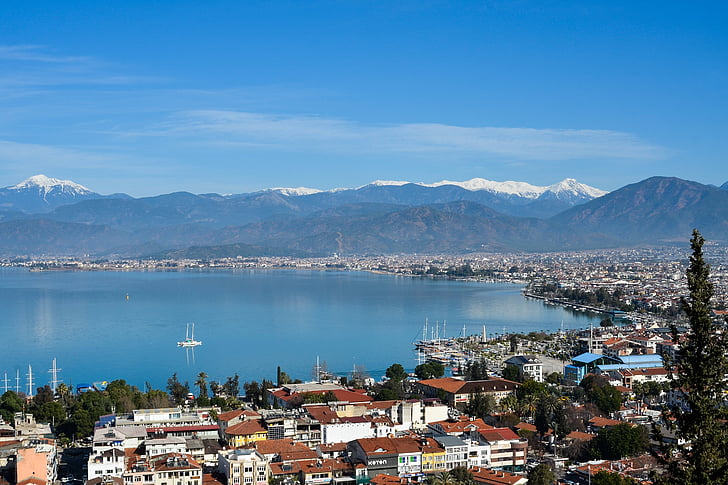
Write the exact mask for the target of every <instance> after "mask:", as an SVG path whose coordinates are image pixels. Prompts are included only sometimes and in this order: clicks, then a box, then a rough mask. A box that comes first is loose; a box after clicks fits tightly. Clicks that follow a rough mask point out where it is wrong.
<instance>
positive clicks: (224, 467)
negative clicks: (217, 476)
mask: <svg viewBox="0 0 728 485" xmlns="http://www.w3.org/2000/svg"><path fill="white" fill-rule="evenodd" d="M217 468H218V471H219V472H220V473H221V474H222V475H225V478H226V480H227V484H228V485H268V476H269V473H270V472H269V470H268V461H267V460H266V458H265V457H264V456H263V455H262V454H260V453H258V452H257V451H256V450H253V449H244V448H241V449H237V450H224V451H219V452H218V457H217Z"/></svg>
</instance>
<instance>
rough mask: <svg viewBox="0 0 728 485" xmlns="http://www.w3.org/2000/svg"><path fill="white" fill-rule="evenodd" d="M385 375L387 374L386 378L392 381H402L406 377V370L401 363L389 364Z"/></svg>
mask: <svg viewBox="0 0 728 485" xmlns="http://www.w3.org/2000/svg"><path fill="white" fill-rule="evenodd" d="M385 375H386V376H387V379H390V380H392V381H403V380H405V379H406V378H407V372H406V371H405V370H404V367H402V364H392V365H390V366H389V367H387V371H386V373H385Z"/></svg>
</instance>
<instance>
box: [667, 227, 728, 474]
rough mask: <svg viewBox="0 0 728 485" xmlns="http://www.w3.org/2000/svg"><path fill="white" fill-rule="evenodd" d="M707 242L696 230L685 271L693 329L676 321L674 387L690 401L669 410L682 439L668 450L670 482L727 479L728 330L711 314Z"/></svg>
mask: <svg viewBox="0 0 728 485" xmlns="http://www.w3.org/2000/svg"><path fill="white" fill-rule="evenodd" d="M704 243H705V240H704V239H703V236H702V235H701V234H700V232H698V231H697V230H693V236H692V238H691V240H690V246H691V249H692V255H691V256H690V264H689V266H688V269H687V272H686V276H687V283H688V289H689V291H690V294H689V296H688V297H687V298H683V299H682V301H681V304H682V308H683V311H684V312H685V315H686V316H687V319H688V331H687V333H685V334H684V335H680V334H679V333H678V330H677V325H674V324H673V325H672V337H673V341H674V342H679V348H678V350H677V361H676V362H669V363H668V366H669V368H670V370H671V371H673V372H675V371H676V372H675V373H674V374H673V375H672V376H673V379H672V381H671V387H672V391H673V392H674V393H679V394H682V396H683V397H684V401H685V405H684V406H676V407H674V408H673V409H671V410H670V411H671V412H672V415H671V416H670V417H672V418H674V424H675V432H676V436H677V438H678V439H680V440H682V441H681V442H679V443H678V444H675V445H673V446H672V447H670V448H668V449H667V450H666V453H665V454H664V455H663V456H665V457H667V458H668V471H669V476H670V480H669V481H670V482H671V483H684V484H696V485H697V484H701V485H711V484H719V483H728V456H727V454H728V437H727V436H726V418H728V410H727V409H726V407H725V406H724V405H723V403H724V392H725V390H726V381H725V376H726V375H727V374H728V358H727V357H726V353H725V352H726V348H728V333H727V332H726V331H725V328H724V327H723V326H722V325H719V324H718V323H716V322H714V321H713V319H712V318H711V314H710V304H711V299H712V297H713V284H712V283H711V282H710V280H709V276H710V266H709V265H708V264H707V263H706V262H705V259H704V257H703V244H704ZM666 422H670V421H669V420H667V421H666ZM681 443H686V444H681Z"/></svg>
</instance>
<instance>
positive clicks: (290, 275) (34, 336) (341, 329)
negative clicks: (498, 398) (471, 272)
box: [0, 268, 598, 391]
mask: <svg viewBox="0 0 728 485" xmlns="http://www.w3.org/2000/svg"><path fill="white" fill-rule="evenodd" d="M520 290H521V287H520V286H519V285H513V284H502V283H482V282H465V281H446V280H432V279H420V278H409V277H401V276H392V275H381V274H373V273H368V272H344V271H306V270H245V271H237V270H214V271H194V270H185V271H93V272H92V271H89V272H84V271H45V272H30V271H27V270H25V269H18V268H3V269H0V390H4V385H5V384H4V382H2V379H3V377H4V375H5V374H4V373H5V372H6V373H7V375H8V378H9V383H8V386H9V387H10V388H14V386H15V383H16V381H15V376H16V375H19V376H20V386H21V390H23V391H27V376H26V374H27V373H28V365H32V368H33V374H34V382H35V386H34V387H37V386H40V385H44V384H45V383H47V382H49V380H50V374H49V372H48V370H49V369H50V366H51V361H52V359H53V358H56V359H57V362H58V367H59V368H61V369H62V370H61V371H60V372H59V378H60V379H61V380H63V381H64V382H66V383H67V384H72V385H75V384H78V383H80V382H94V381H101V380H107V381H111V380H113V379H117V378H123V379H126V380H127V382H129V383H131V384H134V385H137V386H139V387H140V388H143V386H144V385H145V383H146V382H149V383H151V385H152V386H154V387H156V388H164V386H165V385H166V382H167V378H169V377H170V376H171V375H172V374H173V373H175V372H176V373H177V374H178V376H179V378H180V380H182V381H185V380H187V381H189V382H190V383H192V382H194V380H195V376H196V375H197V374H198V373H199V372H202V371H204V372H206V373H207V374H208V375H209V380H217V381H224V380H225V379H226V377H227V376H232V375H233V374H234V373H238V374H239V375H240V378H241V382H244V381H246V380H251V379H256V380H259V379H262V378H267V379H274V378H275V375H276V367H277V366H281V368H282V370H284V371H286V372H287V373H288V374H289V375H291V376H292V377H294V378H300V379H303V380H308V379H310V378H311V376H312V368H313V366H314V365H315V363H316V358H317V357H318V358H319V359H320V360H321V361H322V362H323V361H325V362H326V363H327V366H328V368H329V370H331V371H334V372H337V373H342V374H344V373H346V372H347V371H350V370H351V369H352V367H353V366H354V365H363V366H364V367H366V369H367V370H368V371H369V373H370V374H371V375H372V377H375V378H379V377H381V376H382V375H383V374H384V369H386V368H387V367H388V366H389V365H391V364H392V363H395V362H399V363H401V364H402V365H404V366H405V368H408V369H411V368H413V367H414V366H415V365H416V356H415V354H414V351H413V347H412V342H413V341H414V340H415V339H417V338H420V337H421V336H422V327H423V324H424V322H425V319H429V322H430V328H432V327H433V326H434V324H436V322H439V328H440V334H441V336H443V333H444V334H446V335H447V336H457V335H460V334H461V333H462V330H463V326H465V327H466V333H467V334H476V333H477V334H479V333H480V332H481V329H482V326H483V325H486V330H487V332H488V334H489V335H491V334H493V333H496V332H497V333H503V332H504V331H505V332H530V331H538V330H545V331H555V330H558V329H559V328H560V327H561V325H562V322H563V326H564V328H565V329H573V328H583V327H586V326H588V325H589V322H590V320H593V319H592V318H591V317H589V316H588V315H584V314H581V313H573V312H570V311H567V310H565V309H563V308H561V307H555V306H549V305H544V304H543V303H542V302H540V301H533V300H526V299H524V298H523V296H522V295H521V292H520ZM127 295H128V296H127ZM595 321H597V322H598V319H597V320H595ZM189 322H194V323H195V338H196V339H198V340H201V341H202V342H203V345H202V346H199V347H196V348H195V349H194V353H193V351H192V349H183V348H179V347H177V342H178V341H180V340H183V338H184V336H185V327H186V324H187V323H189ZM443 322H446V327H445V328H443V327H444V325H443Z"/></svg>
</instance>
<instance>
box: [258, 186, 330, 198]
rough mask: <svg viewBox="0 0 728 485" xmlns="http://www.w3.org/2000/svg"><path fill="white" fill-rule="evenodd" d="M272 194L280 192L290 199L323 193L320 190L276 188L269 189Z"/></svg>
mask: <svg viewBox="0 0 728 485" xmlns="http://www.w3.org/2000/svg"><path fill="white" fill-rule="evenodd" d="M268 190H269V191H270V192H278V193H279V194H281V195H286V196H289V197H291V196H292V197H296V196H299V195H311V194H318V193H319V192H323V191H322V190H319V189H311V188H308V187H274V188H272V189H268Z"/></svg>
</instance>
